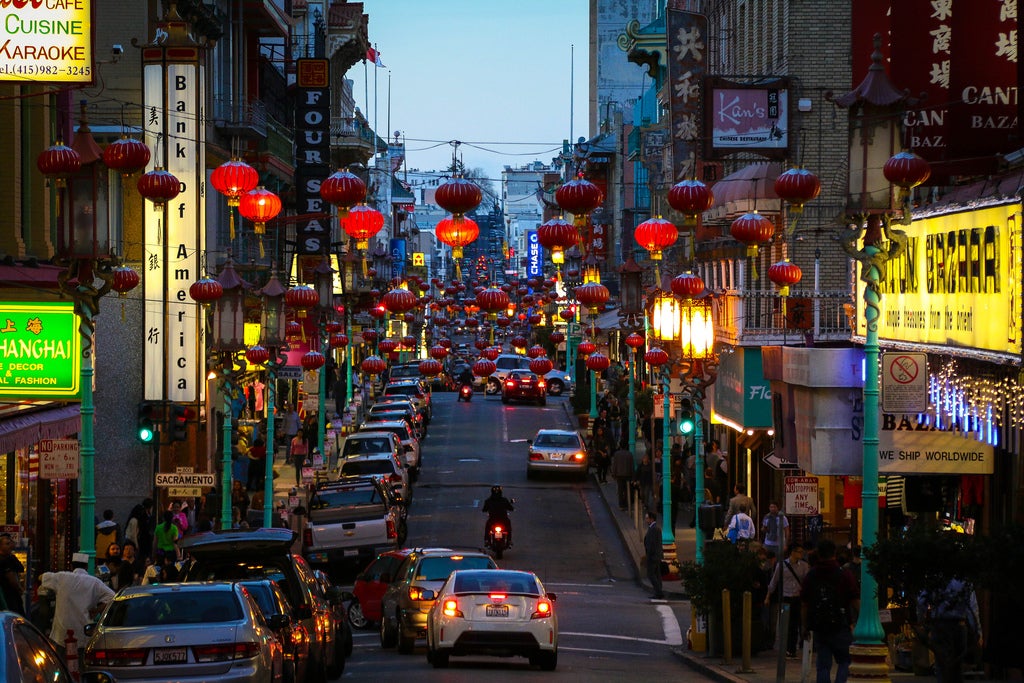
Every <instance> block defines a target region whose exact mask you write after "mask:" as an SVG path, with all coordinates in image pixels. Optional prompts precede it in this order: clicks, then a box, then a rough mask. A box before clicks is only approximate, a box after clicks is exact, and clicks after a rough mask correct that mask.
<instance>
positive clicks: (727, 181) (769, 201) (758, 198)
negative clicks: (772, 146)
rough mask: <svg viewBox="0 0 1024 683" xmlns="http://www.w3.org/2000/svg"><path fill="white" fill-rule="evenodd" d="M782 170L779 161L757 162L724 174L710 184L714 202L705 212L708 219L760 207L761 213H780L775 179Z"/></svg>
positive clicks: (720, 217)
mask: <svg viewBox="0 0 1024 683" xmlns="http://www.w3.org/2000/svg"><path fill="white" fill-rule="evenodd" d="M780 173H782V164H780V163H778V162H774V161H773V162H757V163H753V164H747V165H746V166H744V167H743V168H741V169H740V170H738V171H735V172H733V173H730V174H729V175H727V176H725V177H724V178H722V179H721V180H719V181H718V182H717V183H715V184H714V185H712V186H711V191H712V192H714V194H715V203H714V204H712V205H711V208H710V209H708V210H707V211H706V212H705V213H704V218H705V219H706V220H715V219H725V218H730V217H733V216H737V215H739V214H743V213H747V212H750V211H753V210H754V209H757V210H758V211H759V212H760V213H778V212H779V211H780V210H781V202H780V201H779V196H778V195H777V194H775V179H776V178H778V177H779V174H780Z"/></svg>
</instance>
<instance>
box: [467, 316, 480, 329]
mask: <svg viewBox="0 0 1024 683" xmlns="http://www.w3.org/2000/svg"><path fill="white" fill-rule="evenodd" d="M465 325H466V327H468V328H469V329H471V330H475V329H476V328H478V327H480V321H479V320H477V319H476V318H466V322H465Z"/></svg>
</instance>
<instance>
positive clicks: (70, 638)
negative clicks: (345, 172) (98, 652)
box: [64, 628, 80, 681]
mask: <svg viewBox="0 0 1024 683" xmlns="http://www.w3.org/2000/svg"><path fill="white" fill-rule="evenodd" d="M64 659H65V661H66V663H67V665H68V673H70V674H71V678H72V680H75V681H77V680H80V679H79V674H78V639H77V638H75V632H74V630H73V629H70V628H69V629H68V635H67V637H66V638H64Z"/></svg>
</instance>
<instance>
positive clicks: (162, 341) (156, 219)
mask: <svg viewBox="0 0 1024 683" xmlns="http://www.w3.org/2000/svg"><path fill="white" fill-rule="evenodd" d="M170 35H172V36H173V35H175V32H174V31H171V32H170ZM170 43H171V40H164V42H163V43H161V44H159V45H158V44H152V45H147V46H146V47H144V48H143V50H142V60H143V84H142V88H143V93H142V97H143V103H144V105H143V107H144V115H143V119H144V121H143V125H144V129H145V135H146V144H147V145H149V147H150V149H153V150H155V151H156V153H155V154H154V155H153V161H152V164H151V166H150V169H149V170H151V169H152V168H153V166H162V167H164V168H166V170H167V171H168V172H170V173H172V174H173V175H174V176H175V177H176V178H177V179H178V180H179V181H180V183H181V193H180V194H179V195H178V196H177V197H175V198H174V199H172V200H171V201H169V202H167V203H166V204H165V205H163V206H162V207H157V206H155V205H152V204H149V203H147V205H146V206H145V207H144V211H143V214H144V220H145V224H144V228H143V237H144V239H143V241H144V244H143V247H144V256H143V258H144V259H145V262H144V263H143V271H144V274H143V284H144V286H145V329H144V330H143V335H144V338H143V346H144V349H145V368H146V377H145V398H146V400H147V401H159V400H168V401H176V402H180V403H192V402H195V401H201V400H202V399H203V394H204V391H203V389H204V386H205V381H204V377H205V372H204V370H205V365H206V358H205V353H204V345H203V338H202V318H201V310H200V307H199V304H197V303H196V302H194V301H192V299H191V297H190V296H189V294H188V288H189V285H190V284H191V283H192V282H195V280H197V279H198V278H199V277H201V275H202V273H201V267H202V258H203V255H204V254H205V253H206V237H205V235H206V218H205V212H204V210H203V199H204V197H205V188H206V152H205V150H206V136H205V126H204V119H205V112H204V110H203V106H202V102H203V94H204V93H205V91H206V88H205V83H204V80H205V74H204V69H203V58H204V50H203V48H200V47H199V46H198V45H196V44H194V43H190V42H188V41H183V43H182V44H176V45H171V44H170Z"/></svg>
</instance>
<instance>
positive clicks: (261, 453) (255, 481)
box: [246, 438, 267, 491]
mask: <svg viewBox="0 0 1024 683" xmlns="http://www.w3.org/2000/svg"><path fill="white" fill-rule="evenodd" d="M247 455H248V457H249V477H248V481H247V482H246V488H248V489H249V490H250V491H255V490H257V489H261V488H263V481H264V480H265V479H266V478H267V477H266V474H267V446H266V443H265V442H264V441H263V439H262V438H258V439H256V440H255V441H253V442H252V447H250V448H249V452H248V453H247Z"/></svg>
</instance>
